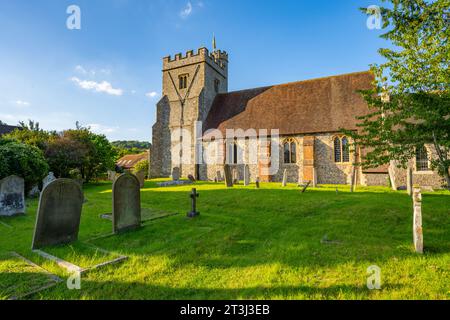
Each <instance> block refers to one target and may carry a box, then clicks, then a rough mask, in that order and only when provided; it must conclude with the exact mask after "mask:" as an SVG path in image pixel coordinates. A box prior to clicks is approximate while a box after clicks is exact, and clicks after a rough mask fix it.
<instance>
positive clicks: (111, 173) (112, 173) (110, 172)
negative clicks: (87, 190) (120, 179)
mask: <svg viewBox="0 0 450 320" xmlns="http://www.w3.org/2000/svg"><path fill="white" fill-rule="evenodd" d="M115 179H116V172H115V171H113V170H108V180H109V181H114V180H115Z"/></svg>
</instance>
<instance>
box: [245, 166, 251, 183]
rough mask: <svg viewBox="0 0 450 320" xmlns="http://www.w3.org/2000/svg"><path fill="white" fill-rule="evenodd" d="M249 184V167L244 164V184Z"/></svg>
mask: <svg viewBox="0 0 450 320" xmlns="http://www.w3.org/2000/svg"><path fill="white" fill-rule="evenodd" d="M249 185H250V167H249V166H248V165H245V167H244V186H246V187H247V186H249Z"/></svg>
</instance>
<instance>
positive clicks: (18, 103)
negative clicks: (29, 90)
mask: <svg viewBox="0 0 450 320" xmlns="http://www.w3.org/2000/svg"><path fill="white" fill-rule="evenodd" d="M12 103H14V104H15V105H16V106H18V107H29V106H31V103H29V102H28V101H24V100H15V101H12Z"/></svg>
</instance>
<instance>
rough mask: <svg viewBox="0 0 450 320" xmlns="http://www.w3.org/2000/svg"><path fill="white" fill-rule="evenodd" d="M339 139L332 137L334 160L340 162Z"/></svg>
mask: <svg viewBox="0 0 450 320" xmlns="http://www.w3.org/2000/svg"><path fill="white" fill-rule="evenodd" d="M341 150H342V149H341V139H339V138H338V137H336V138H334V162H342V152H341Z"/></svg>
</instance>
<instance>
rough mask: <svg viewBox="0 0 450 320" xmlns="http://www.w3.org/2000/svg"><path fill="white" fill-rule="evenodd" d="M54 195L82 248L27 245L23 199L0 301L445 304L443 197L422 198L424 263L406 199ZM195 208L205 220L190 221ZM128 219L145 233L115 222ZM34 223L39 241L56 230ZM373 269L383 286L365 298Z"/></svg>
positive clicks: (11, 222)
mask: <svg viewBox="0 0 450 320" xmlns="http://www.w3.org/2000/svg"><path fill="white" fill-rule="evenodd" d="M57 183H58V181H56V182H52V184H53V185H54V186H55V187H54V189H57V190H62V188H69V189H70V188H73V189H72V191H71V192H70V194H71V197H70V198H71V200H70V201H75V202H76V203H82V214H81V221H80V225H79V234H78V240H76V241H74V242H72V240H74V239H68V242H69V243H68V244H66V245H57V246H46V245H45V242H43V243H39V241H42V238H41V239H40V238H39V236H35V238H34V239H33V234H34V230H35V226H36V218H37V217H36V214H37V212H38V205H39V199H37V198H36V199H26V214H25V215H19V216H14V217H0V299H11V298H19V299H20V298H23V299H450V219H449V218H450V194H449V192H448V191H436V192H424V193H423V195H422V196H423V203H422V214H423V238H424V254H423V255H421V254H418V253H416V252H415V249H414V244H413V202H412V199H411V197H409V196H408V194H407V192H406V191H396V192H394V191H392V190H391V189H389V188H385V187H359V186H358V187H357V188H356V190H355V192H353V193H351V192H350V187H349V186H331V185H329V186H326V185H320V186H317V187H316V188H313V187H311V186H308V188H306V189H305V186H297V185H294V184H289V183H288V184H287V185H286V186H285V187H283V186H282V184H281V183H260V187H259V188H255V184H253V183H251V184H249V185H247V186H246V185H244V183H242V181H241V182H240V184H238V185H234V187H232V188H227V187H226V185H225V183H223V182H218V183H214V182H195V183H194V184H179V185H174V186H170V183H169V182H168V181H167V180H151V181H146V182H145V184H144V187H143V188H142V189H141V190H140V195H139V194H138V195H137V196H136V193H132V194H131V195H123V194H122V195H120V196H117V195H115V197H116V200H117V199H118V200H117V201H116V202H117V207H116V206H114V208H113V205H112V198H113V191H112V188H113V186H112V183H111V182H102V183H96V184H86V185H84V186H83V193H84V195H83V196H80V195H78V194H77V191H76V190H77V187H76V185H74V184H71V185H66V186H64V187H63V186H57ZM161 183H162V184H161ZM136 184H139V181H137V180H136V181H133V179H123V181H120V182H117V180H116V187H120V188H126V189H130V188H131V189H133V188H134V190H136V188H137V190H139V188H138V187H136ZM245 184H247V183H245ZM161 185H162V187H161ZM56 186H57V187H56ZM192 188H196V192H197V193H198V194H199V197H197V196H195V195H192V196H191V190H192ZM304 190H305V192H303V193H302V191H304ZM44 191H46V190H44ZM137 192H138V193H139V191H137ZM55 199H56V200H55ZM193 199H195V201H196V205H197V207H196V210H193V211H194V212H195V213H197V212H199V213H200V214H199V215H196V214H195V215H193V216H195V217H194V218H192V219H189V218H188V217H187V215H188V213H192V207H191V202H192V201H193ZM53 200H54V201H59V200H58V199H57V197H56V198H54V199H53ZM60 200H61V199H60ZM63 200H64V199H63ZM139 202H140V205H139ZM47 205H48V204H47ZM41 206H42V207H43V208H44V206H45V205H44V204H41ZM66 207H68V206H67V205H66ZM73 207H74V206H73V204H72V205H71V206H70V208H73ZM75 207H76V206H75ZM139 207H140V212H139ZM123 208H125V210H131V211H133V212H137V214H138V215H139V214H140V218H141V221H142V225H141V226H139V223H136V221H135V220H133V219H131V220H130V219H128V218H127V219H121V218H120V215H119V216H117V215H118V212H120V210H124V209H123ZM42 210H44V209H42ZM62 210H63V209H62ZM64 210H66V211H67V210H71V209H67V208H65V209H64ZM76 210H77V209H76ZM66 211H64V212H66ZM39 212H40V211H39ZM133 217H135V215H133ZM47 218H48V217H47ZM50 218H51V217H50ZM40 219H41V217H40V218H39V219H38V224H42V225H43V226H44V227H43V229H42V230H44V231H45V228H50V227H51V226H55V225H54V224H52V223H51V222H48V221H47V222H45V221H41V220H40ZM75 220H76V219H75ZM39 221H40V222H39ZM76 224H77V221H74V222H73V225H76ZM113 225H114V229H113ZM74 229H76V226H74V228H72V229H71V230H69V231H68V233H69V234H70V233H73V231H74ZM48 230H50V231H48ZM113 230H114V231H115V233H113ZM49 232H53V233H55V231H54V230H53V231H51V228H50V229H47V231H45V232H44V236H45V234H46V235H47V236H48V234H49ZM52 238H54V237H52ZM53 240H54V239H53ZM57 240H58V241H61V239H57ZM63 240H64V239H63ZM32 243H33V244H35V246H36V247H38V248H39V250H40V252H41V253H42V252H44V253H45V254H44V255H42V254H39V252H36V251H34V252H33V251H32V250H31V247H32ZM43 244H44V245H43ZM45 255H47V256H48V255H51V256H52V257H57V258H58V259H59V260H58V261H53V260H51V259H48V257H46V256H45ZM61 261H63V262H65V263H67V264H68V265H69V266H72V267H73V266H76V267H77V268H80V270H83V272H82V274H81V282H80V285H81V288H80V289H77V288H72V290H70V289H69V288H68V286H67V279H68V278H70V277H71V276H72V273H71V271H69V270H68V269H67V268H66V267H67V265H66V266H64V265H61V263H60V262H61ZM58 262H59V264H58ZM374 266H376V267H379V270H380V280H381V283H380V289H373V290H371V289H369V288H368V286H367V283H368V278H369V277H370V276H371V275H370V274H369V273H368V269H369V270H370V268H371V267H372V268H373V267H374ZM69 269H70V268H69ZM72 271H73V270H72ZM33 292H35V293H33ZM30 293H31V294H30Z"/></svg>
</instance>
